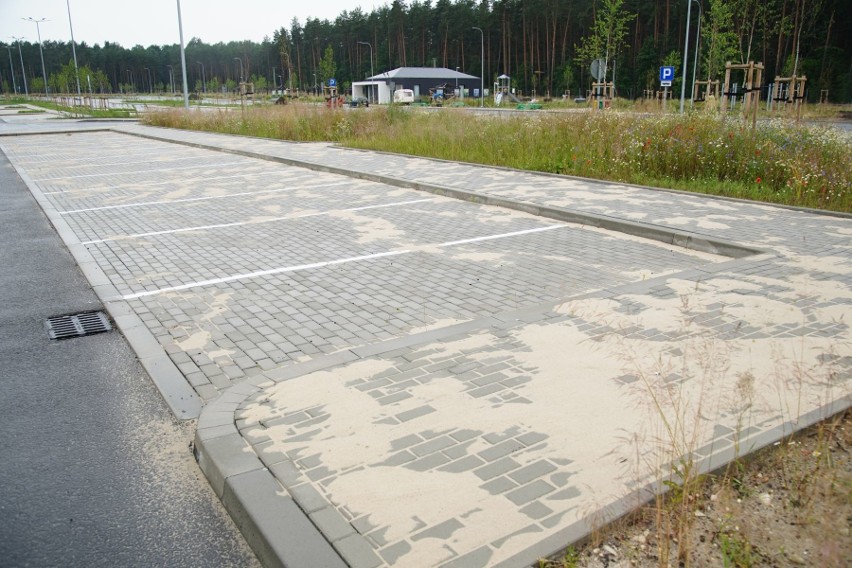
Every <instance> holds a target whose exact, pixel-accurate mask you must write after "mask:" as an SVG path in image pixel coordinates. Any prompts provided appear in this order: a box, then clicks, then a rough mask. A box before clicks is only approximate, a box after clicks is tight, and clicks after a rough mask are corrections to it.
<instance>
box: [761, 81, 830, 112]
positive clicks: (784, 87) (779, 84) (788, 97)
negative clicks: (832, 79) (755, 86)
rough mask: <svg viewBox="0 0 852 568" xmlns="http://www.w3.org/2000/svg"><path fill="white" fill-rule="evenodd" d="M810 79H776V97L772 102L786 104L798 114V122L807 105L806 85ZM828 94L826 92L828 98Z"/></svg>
mask: <svg viewBox="0 0 852 568" xmlns="http://www.w3.org/2000/svg"><path fill="white" fill-rule="evenodd" d="M807 82H808V78H807V76H805V75H802V76H801V77H799V76H797V75H793V76H792V77H778V76H776V77H775V96H774V97H772V100H773V101H775V102H777V103H782V102H783V103H785V105H786V108H788V109H790V110H791V111H792V112H794V113H796V120H798V119H799V118H800V117H801V116H802V106H803V105H804V103H805V84H806V83H807ZM827 95H828V93H827V92H826V98H827Z"/></svg>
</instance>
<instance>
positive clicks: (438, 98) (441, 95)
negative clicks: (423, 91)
mask: <svg viewBox="0 0 852 568" xmlns="http://www.w3.org/2000/svg"><path fill="white" fill-rule="evenodd" d="M455 96H456V95H455V89H454V87H453V86H452V85H450V84H449V83H444V84H442V85H435V86H434V87H432V88H430V89H429V98H430V99H431V101H432V103H433V104H434V105H435V106H443V105H444V103H446V102H449V101H450V100H452V99H453V98H455Z"/></svg>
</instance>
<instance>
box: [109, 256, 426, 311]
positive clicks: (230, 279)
mask: <svg viewBox="0 0 852 568" xmlns="http://www.w3.org/2000/svg"><path fill="white" fill-rule="evenodd" d="M409 252H411V251H409V250H395V251H390V252H380V253H376V254H367V255H364V256H353V257H350V258H341V259H338V260H328V261H326V262H315V263H313V264H300V265H297V266H285V267H284V268H272V269H270V270H259V271H257V272H249V273H247V274H236V275H234V276H226V277H225V278H216V279H213V280H202V281H201V282H192V283H190V284H183V285H181V286H172V287H171V288H161V289H159V290H151V291H148V292H137V293H136V294H128V295H126V296H123V297H122V299H124V300H132V299H134V298H144V297H145V296H153V295H155V294H162V293H164V292H177V291H180V290H188V289H189V288H196V287H199V286H211V285H214V284H222V283H223V282H233V281H234V280H244V279H248V278H257V277H258V276H270V275H272V274H282V273H284V272H295V271H297V270H309V269H311V268H322V267H324V266H332V265H334V264H344V263H347V262H356V261H359V260H372V259H374V258H383V257H386V256H396V255H400V254H406V253H409Z"/></svg>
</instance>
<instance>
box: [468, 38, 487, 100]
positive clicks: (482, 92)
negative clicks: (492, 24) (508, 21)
mask: <svg viewBox="0 0 852 568" xmlns="http://www.w3.org/2000/svg"><path fill="white" fill-rule="evenodd" d="M471 29H474V30H478V31H479V36H480V40H481V43H482V50H481V51H480V55H479V58H480V59H479V64H480V68H481V69H480V72H479V75H480V77H479V107H480V108H484V107H485V33H483V31H482V28H477V27H476V26H473V28H471Z"/></svg>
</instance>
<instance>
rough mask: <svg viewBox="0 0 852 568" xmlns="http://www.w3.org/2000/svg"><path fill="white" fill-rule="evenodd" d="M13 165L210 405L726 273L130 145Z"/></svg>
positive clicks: (22, 145) (550, 227)
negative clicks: (688, 277) (365, 354)
mask: <svg viewBox="0 0 852 568" xmlns="http://www.w3.org/2000/svg"><path fill="white" fill-rule="evenodd" d="M130 142H132V143H130ZM4 149H5V150H6V151H7V153H8V154H9V156H10V158H11V159H12V160H14V162H15V164H16V166H17V167H18V168H19V169H21V170H23V171H24V172H26V173H27V175H28V176H29V177H30V178H31V180H32V181H33V182H34V183H35V184H36V185H37V186H38V187H39V188H40V189H41V190H42V192H43V193H44V195H45V196H46V197H47V198H48V199H49V201H50V202H51V204H52V205H53V206H54V207H55V208H56V211H57V212H58V213H59V215H61V216H62V218H63V220H64V221H65V222H66V223H67V224H68V225H69V227H70V228H71V229H72V230H73V232H74V234H75V235H77V236H78V238H79V239H80V241H81V244H82V245H83V246H85V247H86V249H88V251H89V252H90V253H91V255H92V257H93V258H94V260H95V261H96V262H97V264H98V265H99V266H100V267H101V268H102V269H103V271H104V273H105V274H106V275H107V277H108V278H109V280H110V282H111V284H112V285H113V286H114V287H115V289H116V291H117V293H118V295H119V296H120V298H121V299H123V300H126V301H128V303H129V305H130V306H131V307H132V309H133V311H134V312H135V313H136V314H137V315H138V316H139V317H140V318H141V319H142V320H143V321H144V322H145V323H146V325H147V326H148V328H149V330H150V331H151V332H152V333H153V334H154V336H155V337H156V338H157V340H158V341H159V343H160V344H161V345H162V346H163V347H164V348H165V349H166V351H167V352H168V353H169V355H170V357H171V358H172V360H173V361H174V363H175V364H176V365H177V366H178V368H179V369H180V371H181V372H182V373H183V374H184V375H185V376H186V377H187V379H188V380H189V381H190V382H191V384H192V385H193V387H194V388H195V390H196V392H197V393H198V394H199V396H201V397H202V398H203V399H205V400H209V399H211V398H213V397H215V396H216V395H217V394H218V392H219V391H220V390H221V389H224V388H227V387H228V386H230V385H231V384H232V383H233V381H236V380H240V379H242V378H244V377H246V376H251V375H254V374H257V373H260V372H263V371H268V370H270V369H272V368H274V367H277V366H280V365H284V364H287V363H290V362H293V361H305V360H307V359H310V358H311V357H313V356H316V355H318V354H328V353H333V352H336V351H339V350H341V349H343V348H347V347H355V346H359V345H365V344H369V343H372V342H376V341H381V340H385V339H388V338H392V337H397V336H403V335H409V334H411V333H412V332H415V331H424V330H427V329H433V328H436V327H444V326H446V325H449V324H451V323H459V322H464V321H469V320H471V319H475V318H479V317H484V316H487V315H491V314H496V313H500V312H505V311H509V310H512V309H518V308H521V307H525V306H531V305H536V304H538V303H541V302H543V301H547V300H554V299H558V298H562V297H567V296H573V295H576V294H578V293H581V292H584V291H588V290H594V289H599V288H604V287H609V286H613V285H617V284H623V283H627V282H632V281H637V280H642V279H647V278H650V277H655V276H659V275H662V274H667V273H671V272H674V271H678V270H683V269H686V268H690V267H694V266H699V265H702V264H704V263H710V262H714V261H716V260H719V258H718V257H714V256H713V255H709V254H703V253H699V252H694V251H686V250H684V249H680V248H677V247H673V246H670V245H669V246H667V245H663V244H661V243H655V242H653V241H647V240H642V239H637V238H631V237H629V236H626V235H623V234H619V233H616V232H609V231H603V230H597V229H592V228H583V227H580V226H577V225H570V224H566V223H558V222H553V221H548V220H545V219H541V218H539V217H535V216H532V215H527V214H524V213H518V212H513V211H507V210H504V209H500V208H495V207H487V206H483V205H476V204H470V203H464V202H460V201H458V200H455V199H449V198H445V197H439V196H434V195H428V194H423V193H421V192H417V191H414V190H412V189H405V188H399V187H392V186H388V185H384V184H380V183H374V182H369V181H364V180H357V179H353V178H350V177H344V176H341V175H334V174H328V173H319V172H315V171H311V170H308V169H303V168H297V167H293V166H287V165H282V164H277V163H273V162H268V161H262V160H258V159H252V158H246V157H241V156H234V155H227V154H221V153H219V152H213V151H210V150H202V149H194V148H189V147H186V146H177V145H173V144H168V143H165V142H158V141H151V140H140V139H132V138H128V137H127V136H125V135H122V134H115V133H90V134H88V133H85V134H74V135H66V134H61V135H56V136H40V137H38V138H29V139H27V138H21V139H17V140H15V141H6V142H5V143H4Z"/></svg>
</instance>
